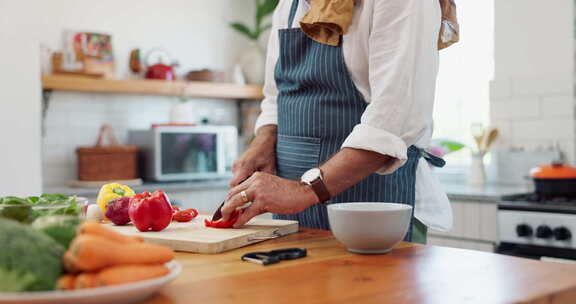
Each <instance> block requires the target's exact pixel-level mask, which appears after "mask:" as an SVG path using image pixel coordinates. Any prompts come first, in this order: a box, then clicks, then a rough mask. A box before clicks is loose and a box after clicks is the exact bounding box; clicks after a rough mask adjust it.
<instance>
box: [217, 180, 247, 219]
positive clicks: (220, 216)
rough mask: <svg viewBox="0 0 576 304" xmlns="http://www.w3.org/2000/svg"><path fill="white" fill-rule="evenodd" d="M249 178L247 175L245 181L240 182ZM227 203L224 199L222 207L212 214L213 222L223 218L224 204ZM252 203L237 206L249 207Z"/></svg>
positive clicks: (241, 207)
mask: <svg viewBox="0 0 576 304" xmlns="http://www.w3.org/2000/svg"><path fill="white" fill-rule="evenodd" d="M248 178H250V177H247V178H246V179H244V180H243V181H241V182H240V184H242V183H243V182H245V181H246V180H247V179H248ZM225 203H226V200H224V201H223V202H222V204H220V207H218V209H216V212H214V215H213V216H212V221H213V222H215V221H217V220H219V219H221V218H222V207H224V204H225ZM251 204H252V203H251V202H248V203H246V204H244V205H242V206H240V207H238V208H236V210H240V209H245V208H248V207H250V205H251Z"/></svg>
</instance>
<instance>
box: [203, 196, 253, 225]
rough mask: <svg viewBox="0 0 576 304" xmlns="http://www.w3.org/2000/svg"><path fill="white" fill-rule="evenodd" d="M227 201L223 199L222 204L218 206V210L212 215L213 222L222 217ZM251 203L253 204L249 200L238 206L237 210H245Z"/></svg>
mask: <svg viewBox="0 0 576 304" xmlns="http://www.w3.org/2000/svg"><path fill="white" fill-rule="evenodd" d="M225 203H226V201H223V202H222V204H221V205H220V207H218V210H216V212H214V215H213V216H212V221H213V222H215V221H217V220H219V219H221V218H222V207H224V204H225ZM251 205H252V202H247V203H246V204H244V205H242V206H240V207H238V208H236V210H243V209H246V208H248V207H250V206H251Z"/></svg>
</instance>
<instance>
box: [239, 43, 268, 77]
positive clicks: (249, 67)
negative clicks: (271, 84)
mask: <svg viewBox="0 0 576 304" xmlns="http://www.w3.org/2000/svg"><path fill="white" fill-rule="evenodd" d="M240 66H241V67H242V71H243V72H244V77H245V78H246V82H248V83H250V84H263V83H264V78H265V68H266V54H265V52H264V50H262V48H261V47H260V46H259V45H258V43H257V42H252V43H251V45H250V48H248V49H247V50H246V52H245V53H244V54H243V55H242V57H241V58H240Z"/></svg>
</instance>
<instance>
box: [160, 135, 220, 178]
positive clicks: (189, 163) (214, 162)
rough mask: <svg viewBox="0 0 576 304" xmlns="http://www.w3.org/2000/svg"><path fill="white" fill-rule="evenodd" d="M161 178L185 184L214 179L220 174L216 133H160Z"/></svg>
mask: <svg viewBox="0 0 576 304" xmlns="http://www.w3.org/2000/svg"><path fill="white" fill-rule="evenodd" d="M160 136H161V144H160V146H161V149H162V151H161V154H160V155H161V157H160V158H161V170H162V171H161V176H162V177H161V178H162V179H163V180H186V179H202V178H213V177H215V176H218V174H220V160H219V154H220V153H219V146H221V145H220V144H219V136H218V135H217V133H212V132H205V133H201V132H198V133H191V132H164V133H161V135H160Z"/></svg>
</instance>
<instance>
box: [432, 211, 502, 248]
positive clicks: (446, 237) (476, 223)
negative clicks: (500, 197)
mask: <svg viewBox="0 0 576 304" xmlns="http://www.w3.org/2000/svg"><path fill="white" fill-rule="evenodd" d="M497 209H498V206H497V204H496V203H495V202H481V201H452V211H453V214H454V227H453V228H452V230H451V231H448V232H439V231H433V230H430V231H429V233H428V243H429V244H431V245H438V246H446V247H454V248H463V249H473V250H480V251H487V252H493V250H494V246H495V244H496V241H497V232H498V231H497V217H496V211H497Z"/></svg>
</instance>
